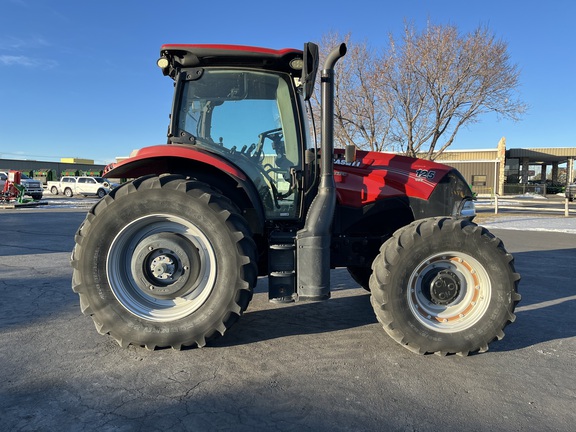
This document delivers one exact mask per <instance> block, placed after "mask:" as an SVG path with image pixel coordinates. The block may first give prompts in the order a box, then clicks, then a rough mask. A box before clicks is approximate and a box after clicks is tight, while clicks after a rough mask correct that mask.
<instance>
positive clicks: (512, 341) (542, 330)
mask: <svg viewBox="0 0 576 432" xmlns="http://www.w3.org/2000/svg"><path fill="white" fill-rule="evenodd" d="M514 257H515V265H516V271H517V272H519V273H520V274H521V275H522V280H521V281H520V289H519V291H520V293H521V294H522V300H521V301H520V303H519V304H518V306H517V307H516V321H515V322H514V323H512V324H511V325H509V326H507V327H506V328H505V329H504V332H505V334H506V337H505V338H504V339H503V340H502V341H499V342H496V343H493V344H491V345H490V352H505V351H516V350H520V349H523V348H528V347H531V346H534V345H538V344H541V343H546V342H551V341H555V340H562V339H568V338H573V337H575V336H576V281H575V280H574V278H573V272H574V267H573V263H575V262H576V248H575V249H561V250H550V251H529V252H520V253H515V254H514ZM543 269H546V271H543ZM342 272H344V273H342ZM332 285H333V291H332V295H333V297H332V298H331V299H330V300H328V301H324V302H312V303H304V302H302V303H288V304H280V305H279V304H274V303H269V302H268V300H267V294H266V288H267V286H266V280H265V279H261V280H260V281H259V284H258V287H257V289H256V291H255V295H254V300H253V301H252V304H251V305H250V306H249V307H248V310H247V311H246V313H245V314H244V316H242V317H241V319H240V320H239V322H238V323H237V324H236V325H234V326H233V327H232V328H231V329H230V330H229V331H228V332H227V333H226V335H225V337H222V338H219V339H217V340H214V341H212V342H211V343H210V345H211V346H214V347H225V346H234V345H242V344H250V343H256V342H261V341H265V340H273V339H281V338H285V337H288V336H296V335H307V334H321V333H331V332H338V331H344V330H351V329H355V328H359V327H364V326H371V328H370V330H369V331H374V332H384V330H383V329H382V328H381V326H380V324H379V323H378V322H377V320H376V317H375V315H374V311H373V309H372V305H371V304H370V294H369V293H368V292H366V291H365V290H363V289H362V288H359V287H358V284H357V283H356V282H354V281H353V280H352V279H351V278H349V276H348V273H347V272H346V270H344V269H337V270H333V271H332ZM335 286H336V288H334V287H335Z"/></svg>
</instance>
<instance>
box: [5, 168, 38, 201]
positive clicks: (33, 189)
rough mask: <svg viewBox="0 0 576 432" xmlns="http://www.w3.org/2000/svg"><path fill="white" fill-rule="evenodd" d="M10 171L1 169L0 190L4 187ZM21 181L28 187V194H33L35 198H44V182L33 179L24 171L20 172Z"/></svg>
mask: <svg viewBox="0 0 576 432" xmlns="http://www.w3.org/2000/svg"><path fill="white" fill-rule="evenodd" d="M8 171H9V170H5V171H0V191H1V190H2V189H4V184H5V183H6V180H7V179H8ZM20 183H21V184H22V186H24V187H25V188H26V195H29V196H31V197H32V198H33V199H35V200H39V199H42V194H43V193H44V189H42V182H40V181H38V180H34V179H31V178H30V177H28V176H27V175H26V174H24V173H20Z"/></svg>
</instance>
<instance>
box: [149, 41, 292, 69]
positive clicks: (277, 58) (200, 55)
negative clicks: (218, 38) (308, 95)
mask: <svg viewBox="0 0 576 432" xmlns="http://www.w3.org/2000/svg"><path fill="white" fill-rule="evenodd" d="M302 55H303V54H302V50H297V49H294V48H284V49H279V50H275V49H270V48H262V47H253V46H246V45H216V44H214V45H212V44H199V45H191V44H166V45H163V46H162V48H161V49H160V56H161V58H166V59H167V60H168V66H166V67H164V68H162V72H163V73H164V75H170V76H172V77H174V76H175V73H176V70H178V69H182V68H189V67H208V66H232V67H249V68H256V69H267V70H275V71H281V72H287V73H289V74H291V75H294V76H298V77H299V76H301V74H302V61H301V60H302ZM299 60H300V61H299Z"/></svg>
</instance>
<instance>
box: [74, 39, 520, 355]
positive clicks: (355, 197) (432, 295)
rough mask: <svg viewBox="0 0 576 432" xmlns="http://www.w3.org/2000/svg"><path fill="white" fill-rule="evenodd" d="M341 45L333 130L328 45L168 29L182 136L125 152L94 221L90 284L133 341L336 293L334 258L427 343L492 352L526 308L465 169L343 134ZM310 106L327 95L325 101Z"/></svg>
mask: <svg viewBox="0 0 576 432" xmlns="http://www.w3.org/2000/svg"><path fill="white" fill-rule="evenodd" d="M345 53H346V46H345V45H344V44H342V45H341V46H339V47H337V48H335V49H334V50H333V51H332V52H331V53H330V54H329V55H328V57H327V58H326V60H325V64H324V68H323V69H322V71H321V102H322V124H321V145H320V148H319V149H318V148H316V146H315V142H314V141H313V140H311V138H310V134H309V132H310V127H309V125H308V121H307V120H308V116H309V114H308V113H307V105H306V102H307V101H308V100H309V98H310V95H311V93H312V91H313V89H314V84H315V80H316V72H317V69H318V63H319V55H318V47H317V46H316V45H314V44H312V43H308V44H306V45H305V46H304V50H303V51H302V50H297V49H283V50H272V49H265V48H255V47H246V46H233V45H164V46H163V47H162V48H161V57H160V59H159V60H158V66H159V67H160V68H161V69H162V72H163V73H164V75H167V76H169V77H171V78H172V79H173V80H174V88H175V92H174V99H173V105H172V113H171V116H170V125H169V130H168V143H167V145H158V146H152V147H147V148H143V149H141V150H139V151H137V152H135V153H134V154H133V155H132V156H131V157H130V158H129V159H127V160H125V161H122V162H121V163H118V164H116V165H115V166H113V167H111V169H110V170H109V171H108V172H107V173H106V174H105V176H107V177H111V178H130V179H133V180H132V181H130V182H128V183H125V184H123V185H122V186H120V187H118V188H117V189H114V190H113V191H112V192H110V194H109V195H107V196H106V197H104V198H103V199H102V200H101V201H100V202H99V203H98V204H97V205H95V206H94V208H93V209H92V210H91V211H90V212H89V214H88V215H87V217H86V220H85V221H84V223H83V224H82V225H81V226H80V228H79V229H78V232H77V235H76V245H75V248H74V251H73V254H72V267H73V269H74V272H73V281H72V285H73V289H74V291H75V292H77V293H78V294H79V295H80V304H81V309H82V311H83V312H84V313H85V314H86V315H90V316H92V319H93V320H94V323H95V324H96V328H97V330H98V331H99V332H100V333H101V334H110V335H111V336H112V337H113V338H114V339H115V340H116V341H117V342H118V343H119V344H120V345H121V346H122V347H126V346H128V345H129V344H134V345H139V346H146V347H147V348H149V349H154V348H161V347H173V348H175V349H179V348H181V347H184V346H199V347H201V346H204V345H205V344H206V343H207V342H208V341H209V340H210V339H212V338H214V337H216V336H218V335H223V334H224V332H225V331H226V330H227V329H228V328H229V327H230V326H231V325H232V324H233V323H234V322H236V321H237V320H238V318H239V317H240V316H241V315H242V313H243V312H244V311H245V310H246V308H247V307H248V304H249V302H250V300H251V298H252V291H253V288H254V286H255V285H256V281H257V278H258V276H262V275H267V276H268V288H269V298H270V300H272V301H277V302H289V301H306V300H308V301H317V300H325V299H328V298H329V297H330V269H333V268H336V267H346V268H347V269H348V271H349V272H350V274H351V275H352V277H353V278H354V280H356V281H357V282H358V283H359V284H360V285H361V286H363V287H364V288H365V289H366V290H369V291H370V294H371V302H372V305H373V307H374V311H375V313H376V316H377V318H378V320H379V321H380V322H381V323H382V325H383V326H384V329H385V330H386V331H387V332H388V333H389V334H390V335H391V336H392V337H393V338H394V339H395V340H396V341H397V342H398V343H400V344H401V345H403V346H405V347H406V348H408V349H410V350H412V351H414V352H417V353H421V354H424V353H439V354H450V353H457V354H461V355H466V354H468V353H471V352H476V351H485V350H487V349H488V344H489V343H490V342H491V341H493V340H495V339H500V338H502V337H503V336H504V333H503V328H504V327H505V326H506V325H507V324H508V323H509V322H512V321H513V320H514V318H515V316H514V308H515V306H516V304H517V302H518V301H519V299H520V296H519V294H518V293H517V287H518V281H519V279H520V276H519V275H518V274H517V273H516V272H515V269H514V264H513V258H512V256H511V255H510V254H509V253H507V252H506V250H505V249H504V246H503V244H502V242H501V241H500V240H499V239H497V238H496V237H494V236H493V235H492V234H491V233H489V232H488V231H487V230H486V229H485V228H482V227H480V226H478V225H476V224H474V223H473V222H472V219H473V218H474V216H475V211H474V203H473V199H472V191H471V190H470V187H469V186H468V185H467V183H466V181H465V180H464V178H463V177H462V176H461V175H460V173H459V172H458V171H456V170H455V169H453V168H451V167H448V166H445V165H441V164H438V163H434V162H431V161H426V160H419V159H412V158H408V157H404V156H400V155H396V154H386V153H376V152H365V151H356V150H355V149H354V147H352V146H349V147H348V148H346V149H336V150H335V149H334V145H333V117H334V108H333V102H334V66H335V65H336V62H337V61H338V59H339V58H340V57H342V56H343V55H345ZM308 106H309V104H308Z"/></svg>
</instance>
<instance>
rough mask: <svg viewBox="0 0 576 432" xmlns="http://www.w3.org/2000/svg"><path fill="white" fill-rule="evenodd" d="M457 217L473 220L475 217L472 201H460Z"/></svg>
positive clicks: (474, 207) (474, 206)
mask: <svg viewBox="0 0 576 432" xmlns="http://www.w3.org/2000/svg"><path fill="white" fill-rule="evenodd" d="M458 216H460V217H464V218H473V217H475V216H476V205H475V204H474V201H472V200H470V199H467V200H464V201H462V203H461V204H460V210H459V211H458Z"/></svg>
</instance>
